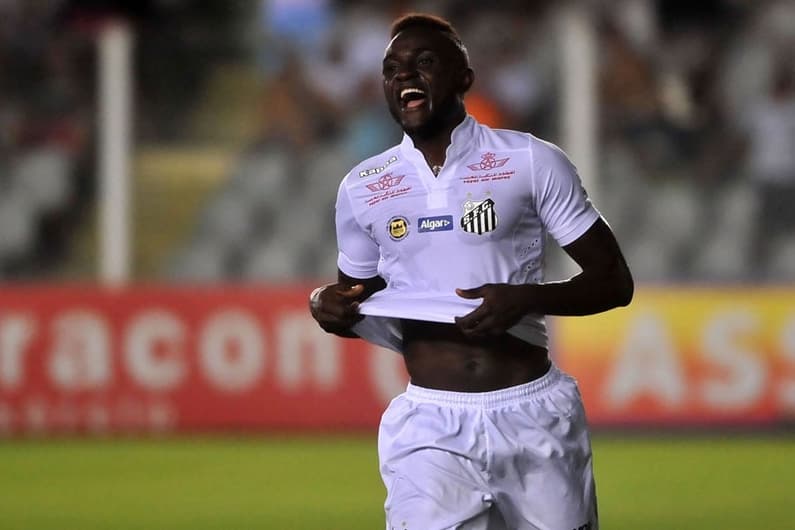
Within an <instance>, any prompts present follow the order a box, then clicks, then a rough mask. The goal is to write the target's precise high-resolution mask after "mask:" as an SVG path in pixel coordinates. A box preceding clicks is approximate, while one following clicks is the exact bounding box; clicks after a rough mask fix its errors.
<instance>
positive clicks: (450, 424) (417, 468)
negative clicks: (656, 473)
mask: <svg viewBox="0 0 795 530" xmlns="http://www.w3.org/2000/svg"><path fill="white" fill-rule="evenodd" d="M378 456H379V460H380V466H381V477H382V478H383V480H384V484H385V485H386V489H387V498H386V504H385V509H386V528H387V530H442V529H466V530H475V529H477V530H485V529H488V530H495V529H503V530H504V529H510V530H531V529H532V530H595V529H597V528H598V520H597V511H596V492H595V489H594V481H593V472H592V466H591V444H590V439H589V434H588V428H587V424H586V421H585V412H584V410H583V406H582V399H581V397H580V392H579V390H578V389H577V383H576V382H575V380H574V379H573V378H572V377H570V376H568V375H566V374H564V373H562V372H561V371H560V370H558V369H557V368H556V367H555V366H553V367H552V368H551V369H550V371H549V372H548V373H547V374H545V375H544V376H543V377H541V378H539V379H536V380H535V381H531V382H530V383H526V384H523V385H519V386H514V387H510V388H505V389H501V390H497V391H494V392H482V393H469V392H445V391H440V390H430V389H427V388H421V387H417V386H414V385H411V384H409V386H408V388H407V389H406V392H404V393H403V394H401V395H400V396H398V397H396V398H395V399H394V400H392V402H391V403H390V405H389V407H388V408H387V410H386V411H385V412H384V415H383V417H382V419H381V426H380V428H379V433H378Z"/></svg>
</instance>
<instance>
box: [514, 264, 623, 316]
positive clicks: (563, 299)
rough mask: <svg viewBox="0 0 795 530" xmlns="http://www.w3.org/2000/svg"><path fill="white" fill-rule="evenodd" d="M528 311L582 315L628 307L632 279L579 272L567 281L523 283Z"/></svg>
mask: <svg viewBox="0 0 795 530" xmlns="http://www.w3.org/2000/svg"><path fill="white" fill-rule="evenodd" d="M521 288H522V289H523V291H524V292H523V296H524V298H525V300H526V301H527V304H528V313H537V314H542V315H561V316H582V315H592V314H594V313H601V312H602V311H607V310H609V309H613V308H615V307H620V306H626V305H628V304H629V302H630V301H631V300H632V295H633V291H634V287H633V284H632V280H631V278H625V277H623V275H616V276H607V275H605V276H594V275H587V274H585V273H581V274H578V275H577V276H574V277H572V278H570V279H568V280H562V281H558V282H548V283H542V284H529V285H523V286H521Z"/></svg>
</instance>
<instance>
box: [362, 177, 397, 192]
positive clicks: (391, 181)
mask: <svg viewBox="0 0 795 530" xmlns="http://www.w3.org/2000/svg"><path fill="white" fill-rule="evenodd" d="M405 176H406V175H397V176H394V175H392V173H387V174H385V175H382V176H380V177H379V178H378V180H376V181H375V182H372V183H370V184H368V185H367V189H369V190H370V191H384V190H388V189H389V188H394V187H395V186H397V185H398V184H400V182H401V181H402V180H403V178H404V177H405Z"/></svg>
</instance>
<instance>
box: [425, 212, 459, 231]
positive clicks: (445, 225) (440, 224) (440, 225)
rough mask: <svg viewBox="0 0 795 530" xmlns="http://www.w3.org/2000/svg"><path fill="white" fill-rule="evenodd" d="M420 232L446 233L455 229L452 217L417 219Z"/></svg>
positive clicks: (441, 216) (440, 216)
mask: <svg viewBox="0 0 795 530" xmlns="http://www.w3.org/2000/svg"><path fill="white" fill-rule="evenodd" d="M417 227H418V228H417V231H418V232H446V231H448V230H452V229H453V216H452V215H437V216H435V217H420V218H419V219H417Z"/></svg>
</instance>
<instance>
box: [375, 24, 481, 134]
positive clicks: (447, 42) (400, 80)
mask: <svg viewBox="0 0 795 530" xmlns="http://www.w3.org/2000/svg"><path fill="white" fill-rule="evenodd" d="M390 36H391V38H392V40H391V41H390V42H389V45H388V46H387V48H386V51H385V52H384V62H383V81H384V95H385V97H386V101H387V104H388V106H389V111H390V112H391V113H392V116H393V117H394V118H395V120H396V121H397V122H398V123H399V124H400V125H401V127H402V128H403V130H405V131H406V132H407V133H409V134H412V133H418V134H423V133H429V134H432V133H433V132H436V131H437V130H438V129H439V128H441V127H444V126H446V125H449V122H451V121H453V120H456V119H460V117H463V114H464V113H465V111H464V94H465V93H466V91H467V90H469V87H470V86H472V81H473V79H474V74H473V72H472V69H471V68H470V66H469V55H468V54H467V51H466V48H465V47H464V45H463V43H462V42H461V39H460V38H459V36H458V33H457V32H456V31H455V29H454V28H453V27H452V25H451V24H450V23H449V22H448V21H446V20H444V19H442V18H439V17H435V16H433V15H424V14H410V15H405V16H403V17H401V18H399V19H397V20H396V21H395V22H394V23H393V24H392V30H391V32H390Z"/></svg>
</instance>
